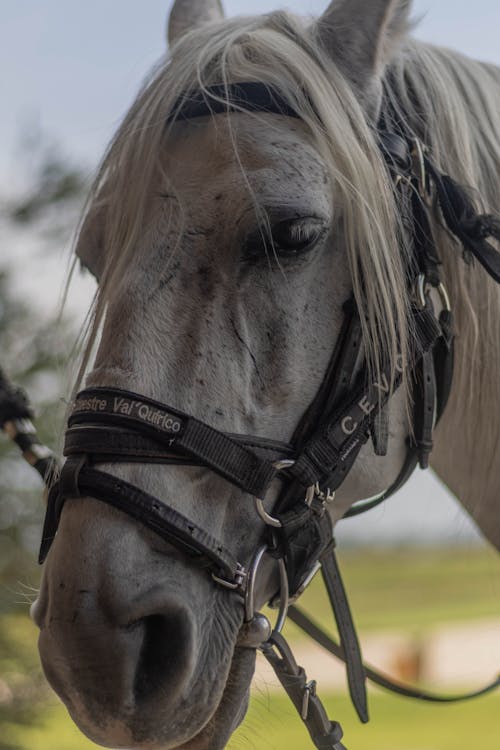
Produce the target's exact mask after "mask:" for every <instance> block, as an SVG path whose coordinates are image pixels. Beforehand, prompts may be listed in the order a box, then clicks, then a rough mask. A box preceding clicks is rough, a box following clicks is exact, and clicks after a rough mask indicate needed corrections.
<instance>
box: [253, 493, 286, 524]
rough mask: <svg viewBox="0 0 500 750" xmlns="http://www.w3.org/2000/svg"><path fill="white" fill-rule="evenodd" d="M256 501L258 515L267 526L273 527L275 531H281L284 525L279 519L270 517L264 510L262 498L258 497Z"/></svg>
mask: <svg viewBox="0 0 500 750" xmlns="http://www.w3.org/2000/svg"><path fill="white" fill-rule="evenodd" d="M254 499H255V507H256V509H257V513H258V514H259V516H260V517H261V518H262V520H263V521H264V523H265V524H267V526H272V527H273V528H275V529H281V526H282V523H281V521H280V520H279V519H278V518H274V517H273V516H270V515H269V513H268V512H267V510H266V509H265V508H264V503H263V502H262V500H261V498H260V497H256V498H254Z"/></svg>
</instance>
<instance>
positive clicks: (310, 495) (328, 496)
mask: <svg viewBox="0 0 500 750" xmlns="http://www.w3.org/2000/svg"><path fill="white" fill-rule="evenodd" d="M315 497H317V498H318V500H320V501H321V502H322V503H333V501H334V500H335V491H334V492H332V491H331V490H330V488H329V487H328V488H327V490H326V493H325V492H322V490H320V487H319V482H316V484H311V486H310V487H308V488H307V492H306V497H305V503H306V505H307V506H308V507H309V508H310V507H311V505H312V501H313V500H314V498H315Z"/></svg>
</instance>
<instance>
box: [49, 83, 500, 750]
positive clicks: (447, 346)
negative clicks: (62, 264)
mask: <svg viewBox="0 0 500 750" xmlns="http://www.w3.org/2000/svg"><path fill="white" fill-rule="evenodd" d="M228 112H245V113H248V112H254V113H273V114H279V115H286V116H289V117H297V114H296V112H295V111H294V110H293V109H292V108H291V107H290V105H289V104H288V103H287V102H286V101H285V100H284V99H283V98H282V97H281V96H280V94H279V93H278V92H277V91H274V90H273V89H271V88H269V87H268V86H265V85H263V84H261V83H240V84H234V85H232V86H229V87H223V86H213V87H211V88H209V89H208V90H206V91H205V92H203V93H202V92H195V93H193V94H190V95H189V96H186V97H184V98H182V99H181V100H180V101H179V102H178V104H177V105H176V106H175V107H174V109H173V111H172V115H171V117H170V118H169V121H170V122H173V121H178V122H181V121H183V120H189V119H192V118H196V117H206V116H211V115H217V114H219V113H228ZM390 119H391V118H389V117H388V115H387V113H385V117H384V118H383V119H382V120H381V122H380V124H379V130H378V140H379V145H380V149H381V153H382V154H383V156H384V159H385V162H386V164H387V168H388V170H389V172H390V174H391V177H392V179H393V181H394V185H395V188H394V189H395V191H397V199H398V201H399V204H400V206H401V207H405V209H408V208H409V215H410V216H412V225H411V228H410V232H411V237H412V245H413V252H412V257H411V258H410V259H409V261H408V262H407V267H406V273H407V279H408V293H409V296H410V299H411V335H412V347H411V355H410V361H409V362H408V371H407V373H406V375H407V377H408V378H410V379H411V381H412V383H413V394H414V401H415V414H414V424H413V432H412V437H411V438H410V437H409V438H408V441H407V442H408V446H407V455H406V459H405V461H404V464H403V467H402V469H401V472H400V474H399V476H398V477H397V479H396V481H395V482H394V483H393V485H392V486H391V487H390V488H389V489H388V490H387V491H386V492H384V493H383V495H382V496H381V497H379V498H377V499H376V500H375V501H371V502H369V503H364V504H361V505H358V506H354V507H353V508H352V509H351V510H350V511H348V513H347V514H346V516H352V515H355V514H357V513H360V512H364V511H365V510H368V509H369V508H371V507H373V506H374V505H375V504H378V503H379V502H381V501H382V500H384V499H385V498H387V497H388V496H389V495H391V494H393V493H394V492H395V491H396V490H397V489H399V488H400V487H401V486H402V485H403V484H404V482H405V481H406V480H407V479H408V478H409V476H410V475H411V473H412V472H413V470H414V468H415V466H416V465H417V463H420V465H421V466H422V467H423V468H426V467H427V466H428V458H429V454H430V452H431V450H432V435H433V429H434V426H435V424H436V422H437V421H438V420H439V418H440V417H441V415H442V413H443V411H444V408H445V406H446V402H447V399H448V395H449V392H450V389H451V381H452V373H453V320H452V313H451V307H450V304H449V299H448V295H447V293H446V289H445V287H444V285H443V282H442V279H441V276H440V268H439V267H440V259H439V256H438V253H437V249H436V247H435V245H434V242H433V240H432V236H433V234H432V226H431V224H432V221H433V220H435V215H434V213H435V212H434V203H437V205H438V207H439V217H440V220H441V221H442V223H444V224H445V225H446V227H447V228H448V229H449V230H450V231H451V232H452V233H453V234H454V235H455V236H456V237H457V238H458V239H459V240H460V242H461V243H462V244H463V245H464V247H465V249H466V251H467V252H468V253H469V254H471V255H473V256H474V257H475V258H476V259H477V260H478V261H479V262H480V263H481V265H482V266H483V267H484V268H485V269H486V270H487V271H488V273H489V274H490V275H491V276H493V278H495V280H496V281H497V282H500V260H499V255H498V253H497V252H496V251H495V249H494V247H493V246H492V245H491V244H489V243H488V242H487V238H488V237H489V236H493V237H494V238H497V239H500V224H498V222H497V221H496V220H495V219H493V218H492V217H489V216H478V215H477V213H476V211H475V210H474V208H473V206H472V204H471V203H470V201H469V199H468V198H467V195H466V193H465V191H464V190H463V189H462V188H461V187H460V186H458V185H457V184H456V183H455V182H453V180H452V179H451V178H450V177H448V176H446V175H443V174H441V173H440V172H439V171H438V170H437V169H436V168H435V166H434V165H433V163H432V162H431V160H430V158H429V156H428V154H427V151H426V149H425V147H424V146H423V145H422V144H421V143H420V141H419V140H418V139H417V138H414V137H413V136H410V135H408V134H407V133H406V132H405V130H404V129H403V128H402V127H398V126H397V125H395V124H394V122H393V121H391V122H390V124H389V120H390ZM432 290H436V293H437V294H434V292H433V291H432ZM436 296H439V297H440V299H441V305H440V307H441V308H442V309H441V310H440V312H439V313H437V312H436V310H435V303H434V301H433V298H435V297H436ZM362 359H363V357H362V335H361V320H360V315H359V311H358V309H357V306H356V304H355V302H354V299H349V300H348V301H347V302H346V303H345V305H344V321H343V324H342V328H341V332H340V335H339V337H338V340H337V343H336V345H335V348H334V351H333V354H332V357H331V359H330V362H329V365H328V368H327V371H326V374H325V377H324V380H323V382H322V384H321V386H320V388H319V390H318V393H317V394H316V396H315V398H314V399H313V401H312V403H311V404H310V405H309V407H308V409H307V410H306V412H305V414H304V415H303V417H302V419H301V420H300V422H299V424H298V426H297V428H296V430H295V433H294V435H293V437H292V439H291V441H290V443H280V442H277V441H274V440H268V439H264V438H260V437H252V436H249V435H233V434H228V433H224V432H221V431H219V430H216V429H214V428H213V427H211V426H209V425H207V424H205V423H204V422H202V421H200V420H198V419H196V418H195V417H193V416H191V415H189V414H187V413H185V412H183V411H180V410H179V409H176V408H174V407H171V406H169V405H167V404H164V403H160V402H157V401H154V400H152V399H150V398H147V397H146V396H143V395H140V394H136V393H131V392H129V391H125V390H122V389H118V388H87V389H85V390H83V391H81V392H80V393H79V394H78V395H77V397H76V400H75V403H74V406H73V410H72V412H71V415H70V417H69V421H68V429H67V432H66V442H65V449H64V454H65V456H67V460H66V462H65V464H64V466H63V468H62V471H61V475H60V478H59V480H58V481H57V482H56V483H55V484H54V485H53V487H52V489H51V490H50V493H49V497H48V506H47V513H46V518H45V524H44V530H43V538H42V544H41V549H40V562H43V561H44V559H45V557H46V555H47V553H48V551H49V548H50V545H51V543H52V541H53V539H54V536H55V534H56V532H57V528H58V524H59V519H60V516H61V511H62V508H63V505H64V503H65V502H66V500H68V499H70V498H75V497H83V498H84V497H92V498H96V499H98V500H101V501H102V502H105V503H107V504H109V505H112V506H114V507H116V508H118V509H119V510H121V511H123V512H125V513H127V514H128V515H130V516H131V517H132V518H134V519H136V520H137V521H139V522H140V523H142V524H144V525H145V526H147V527H148V528H149V529H151V530H153V531H154V532H155V533H156V534H158V535H159V536H160V537H162V538H163V539H164V540H166V541H167V542H169V543H171V544H173V545H174V546H175V547H177V548H178V549H180V550H181V551H182V552H184V553H185V554H186V555H187V556H188V557H189V558H190V559H192V560H193V561H195V562H196V563H197V564H199V565H200V566H201V567H203V568H205V569H206V570H207V572H208V574H209V575H210V576H211V577H212V580H213V581H214V582H215V583H216V584H217V585H219V586H222V587H224V588H226V589H229V590H232V591H234V592H235V594H236V595H239V596H240V598H241V600H242V602H243V606H244V613H245V614H244V625H243V627H242V629H241V632H240V638H239V641H238V645H239V646H242V647H249V648H261V650H262V651H263V653H264V654H265V656H266V657H267V658H268V660H269V661H270V662H271V664H272V665H273V667H274V668H275V670H276V672H277V674H278V677H279V679H280V681H281V682H282V684H283V685H284V687H285V689H286V690H287V692H288V693H289V695H290V697H291V698H292V701H293V702H294V704H295V706H296V707H297V709H298V710H299V713H300V715H301V717H302V719H303V720H304V722H305V723H306V725H307V727H308V729H309V732H310V734H311V737H312V739H313V741H314V743H315V744H316V746H317V747H318V748H330V750H345V748H344V746H343V745H342V743H341V738H342V730H341V728H340V725H339V724H338V723H337V722H331V721H330V720H329V719H328V717H327V715H326V713H325V711H324V709H323V706H322V704H321V702H320V701H319V699H318V697H317V695H316V692H315V685H314V683H312V682H308V681H307V678H306V676H305V673H304V670H303V669H302V668H300V667H298V666H297V664H296V662H295V660H294V658H293V655H292V654H291V651H290V649H289V646H288V644H287V643H286V641H285V640H284V638H283V637H282V635H281V634H280V631H281V628H282V626H283V624H284V622H285V619H286V616H287V612H289V613H290V616H291V618H292V619H294V620H295V621H296V622H297V623H298V624H299V625H300V626H301V627H303V628H304V629H305V630H306V631H307V632H309V633H310V634H311V635H312V636H313V637H315V638H316V639H317V640H318V641H319V642H322V645H325V646H326V647H327V648H329V650H331V651H332V652H335V648H336V649H337V652H338V653H337V655H338V656H340V658H342V659H343V660H344V661H345V662H346V665H347V675H348V684H349V690H350V694H351V697H352V699H353V702H354V705H355V707H356V710H357V712H358V715H359V716H360V718H361V720H362V721H367V720H368V710H367V700H366V690H365V679H366V676H369V677H370V678H371V679H374V680H375V681H378V682H379V684H382V685H383V686H384V687H389V688H391V689H395V688H394V685H393V684H392V683H390V681H387V680H386V679H385V678H383V677H381V676H380V675H378V674H377V673H375V672H373V671H371V670H370V669H369V668H367V667H365V666H364V665H363V663H362V660H361V654H360V648H359V644H358V640H357V636H356V632H355V628H354V624H353V620H352V617H351V613H350V610H349V606H348V602H347V598H346V594H345V591H344V587H343V585H342V580H341V577H340V572H339V569H338V565H337V562H336V557H335V552H334V540H333V531H332V523H331V520H330V515H329V513H328V505H329V503H331V502H332V501H333V499H334V497H335V491H336V490H337V489H338V488H339V487H340V486H341V485H342V483H343V481H344V480H345V478H346V477H347V475H348V474H349V472H350V470H351V468H352V466H353V464H354V462H355V460H356V458H357V456H358V454H359V452H360V450H361V448H362V447H363V445H364V444H365V443H366V442H367V440H368V439H369V438H370V437H371V438H372V440H373V444H374V449H375V452H376V453H377V454H379V455H384V454H385V452H386V448H387V445H386V443H387V436H386V425H385V426H384V420H385V412H384V408H385V406H386V405H387V403H388V401H389V399H390V398H391V396H392V395H393V394H394V392H395V391H396V390H397V388H398V387H399V386H400V384H401V382H402V379H403V375H404V373H403V372H402V371H401V370H397V371H396V373H393V372H391V371H390V370H389V368H386V369H385V370H384V369H382V371H381V373H380V374H379V376H378V378H375V379H373V378H372V379H370V377H369V371H368V367H367V365H366V363H364V364H363V363H361V365H360V361H362ZM115 462H126V463H131V462H140V463H158V464H166V465H193V466H202V467H204V468H207V469H211V470H212V471H214V472H215V473H217V474H219V475H220V476H221V477H223V478H224V479H226V480H227V481H229V482H230V483H231V484H233V485H235V486H236V487H238V488H239V489H240V490H242V492H243V493H245V497H244V501H245V502H249V501H252V502H254V504H255V511H256V514H257V515H258V517H259V518H260V519H261V521H262V546H260V547H259V548H258V550H257V551H256V552H255V554H254V556H253V558H252V560H250V561H246V560H239V559H237V557H235V555H234V552H233V551H232V550H229V549H227V548H226V547H225V545H224V544H222V542H220V541H219V540H218V539H215V538H213V537H212V536H211V535H209V534H208V533H207V532H206V531H205V530H204V529H203V528H201V527H199V526H198V525H196V524H195V523H193V522H192V521H191V520H189V519H188V518H186V517H185V516H183V515H182V514H180V513H179V512H177V511H176V510H174V509H173V508H171V507H169V506H168V505H166V504H165V503H164V502H163V501H162V500H160V499H158V498H156V497H153V496H151V495H149V494H148V493H146V492H144V491H143V490H141V489H139V488H138V487H136V486H135V485H133V484H130V483H128V482H126V481H124V480H122V479H120V478H118V477H115V476H113V475H111V474H109V473H106V472H104V471H102V470H100V469H98V468H96V466H98V465H99V464H100V463H115ZM276 481H278V482H280V485H281V486H280V491H279V493H278V499H277V501H276V503H275V506H274V508H273V509H272V511H271V512H269V511H267V510H266V507H265V505H266V503H265V501H266V495H267V493H268V492H269V490H270V487H271V485H272V484H273V483H274V482H276ZM252 498H253V500H252ZM266 554H270V555H272V556H273V557H274V558H275V559H276V560H277V565H278V566H279V575H280V592H279V594H277V596H276V597H275V600H276V603H277V604H278V606H279V608H280V609H279V615H278V622H277V624H276V627H275V628H274V630H272V632H271V627H270V625H269V623H268V621H267V619H266V618H265V617H264V616H263V615H261V614H260V613H258V612H256V611H255V606H254V592H255V584H256V578H257V575H258V571H259V567H260V565H261V562H262V560H263V559H264V557H265V555H266ZM319 567H321V570H322V575H323V579H324V581H325V584H326V588H327V591H328V594H329V598H330V601H331V604H332V607H333V611H334V614H335V618H336V621H337V626H338V630H339V635H340V646H339V645H336V644H335V643H334V642H332V641H331V640H330V639H328V638H327V636H325V634H321V631H319V630H318V629H317V628H315V626H314V624H313V623H311V621H310V620H308V618H306V617H305V615H303V613H301V612H300V611H299V610H297V609H296V608H295V607H291V608H290V609H289V606H290V603H292V602H293V601H294V600H296V599H297V598H298V596H299V595H300V594H301V593H302V591H303V590H304V588H305V586H306V585H307V583H308V582H309V580H310V579H311V578H312V576H313V575H314V573H315V572H316V571H317V570H318V568H319ZM316 631H317V632H316ZM318 633H320V635H319V636H318ZM322 637H323V640H321V638H322ZM325 639H326V640H325ZM332 644H333V645H332ZM497 684H498V681H495V683H494V685H495V686H496V685H497ZM490 687H491V686H490ZM396 690H397V691H398V692H400V693H403V694H406V695H412V696H413V697H420V698H423V699H424V700H441V699H439V698H437V697H435V696H432V695H429V694H426V693H422V692H421V691H415V690H412V689H411V688H402V687H401V686H399V687H397V688H396ZM405 691H406V692H405ZM480 692H484V691H480ZM464 697H469V696H461V698H464ZM443 700H447V699H443Z"/></svg>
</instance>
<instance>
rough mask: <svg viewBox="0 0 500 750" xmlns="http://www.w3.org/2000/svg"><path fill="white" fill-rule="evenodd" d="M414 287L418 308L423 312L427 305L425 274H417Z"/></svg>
mask: <svg viewBox="0 0 500 750" xmlns="http://www.w3.org/2000/svg"><path fill="white" fill-rule="evenodd" d="M415 287H416V288H415V292H416V296H417V303H418V306H419V307H420V309H421V310H423V309H424V307H425V306H426V304H427V302H426V299H425V274H423V273H419V275H418V276H417V281H416V284H415Z"/></svg>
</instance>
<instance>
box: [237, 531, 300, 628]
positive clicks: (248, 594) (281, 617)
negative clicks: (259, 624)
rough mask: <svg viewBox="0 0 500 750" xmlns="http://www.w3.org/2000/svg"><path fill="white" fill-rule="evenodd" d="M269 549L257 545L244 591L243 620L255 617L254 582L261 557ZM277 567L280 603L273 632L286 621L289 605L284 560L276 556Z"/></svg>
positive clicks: (248, 620) (265, 546) (250, 619)
mask: <svg viewBox="0 0 500 750" xmlns="http://www.w3.org/2000/svg"><path fill="white" fill-rule="evenodd" d="M268 551H269V547H268V546H267V545H264V546H262V547H259V549H258V550H257V552H256V553H255V555H254V558H253V560H252V564H251V566H250V570H249V573H248V580H247V588H246V591H245V622H252V620H253V619H254V617H255V614H256V612H255V582H256V580H257V574H258V572H259V568H260V565H261V563H262V559H263V557H264V555H265V554H266V552H268ZM278 567H279V575H280V594H279V597H280V603H279V612H278V617H277V619H276V625H275V626H274V629H273V633H281V631H282V630H283V626H284V624H285V621H286V617H287V614H288V607H289V605H290V599H289V590H288V575H287V571H286V565H285V561H284V559H283V558H282V557H280V558H278Z"/></svg>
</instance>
